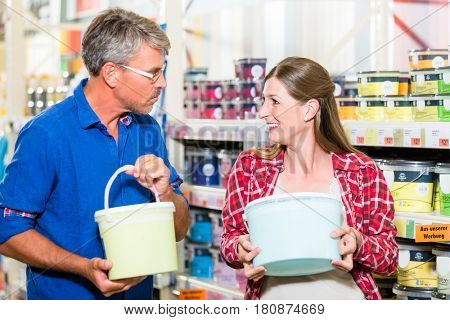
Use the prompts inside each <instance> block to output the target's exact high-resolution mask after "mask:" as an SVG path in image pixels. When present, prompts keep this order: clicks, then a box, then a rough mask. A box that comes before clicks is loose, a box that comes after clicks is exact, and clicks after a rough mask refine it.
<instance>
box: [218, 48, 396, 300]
mask: <svg viewBox="0 0 450 320" xmlns="http://www.w3.org/2000/svg"><path fill="white" fill-rule="evenodd" d="M333 92H334V84H333V82H332V81H331V79H330V76H329V74H328V72H327V71H326V70H325V69H324V68H323V67H322V66H320V65H319V64H317V63H315V62H314V61H311V60H308V59H305V58H299V57H289V58H286V59H284V60H283V61H281V62H280V63H279V64H278V65H277V66H275V67H274V68H273V69H272V70H271V71H270V73H269V74H268V75H267V77H266V82H265V86H264V93H263V97H264V103H263V104H262V106H261V108H260V118H261V119H263V120H265V121H266V123H267V125H268V127H269V130H270V133H269V137H270V140H271V142H273V143H274V145H273V146H272V147H270V148H265V149H252V150H247V151H244V152H242V153H241V154H240V156H239V158H238V159H237V161H236V163H235V165H234V167H233V169H232V172H231V176H230V180H229V183H228V190H227V195H226V199H225V206H224V209H223V212H222V218H223V224H224V234H223V239H222V245H221V254H222V257H223V258H224V260H225V261H226V262H227V264H228V265H229V266H231V267H233V268H236V269H239V268H244V271H245V275H246V277H247V278H248V281H247V290H246V296H245V297H246V299H260V298H261V299H380V298H381V297H380V293H379V290H378V288H377V286H376V284H375V282H374V279H373V278H372V275H371V273H372V272H376V273H379V274H390V273H393V272H394V271H395V270H396V267H397V255H398V248H397V244H396V241H395V235H396V230H395V226H394V223H393V218H394V205H393V200H392V197H391V195H390V193H389V190H388V187H387V184H386V182H385V179H384V176H383V174H382V172H381V171H380V170H379V169H378V167H377V166H376V164H375V163H374V162H373V161H372V160H371V159H370V158H369V157H367V156H366V155H364V154H361V153H359V152H358V151H357V150H356V149H355V148H353V147H352V146H351V145H350V143H349V142H348V140H347V138H346V136H345V133H344V130H343V128H342V125H341V123H340V121H339V118H338V113H337V107H336V102H335V99H334V96H333ZM291 192H322V193H323V192H325V193H331V194H334V195H337V196H338V197H339V198H340V199H342V204H343V208H344V209H345V219H344V221H343V226H342V227H341V228H338V229H337V230H335V231H334V232H333V233H332V234H331V235H330V236H331V237H334V238H338V237H340V238H341V239H340V241H339V252H340V254H341V256H342V260H336V261H333V262H332V265H333V266H334V267H335V270H333V271H329V272H326V273H321V274H317V275H311V276H301V277H268V276H264V273H265V271H266V270H265V269H264V267H263V266H260V267H253V265H252V260H253V258H254V257H255V256H256V255H257V254H258V253H259V252H260V249H259V248H255V247H254V246H252V244H251V242H250V238H249V235H248V230H247V228H246V227H245V224H244V222H243V218H242V215H243V213H244V208H245V206H246V205H247V203H249V202H250V201H253V200H256V199H258V198H262V197H267V196H271V195H273V194H283V193H291Z"/></svg>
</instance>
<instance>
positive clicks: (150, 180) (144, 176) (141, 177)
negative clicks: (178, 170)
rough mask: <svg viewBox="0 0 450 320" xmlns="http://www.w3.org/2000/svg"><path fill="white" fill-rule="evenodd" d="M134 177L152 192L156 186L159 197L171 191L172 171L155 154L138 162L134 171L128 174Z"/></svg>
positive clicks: (143, 157) (142, 157)
mask: <svg viewBox="0 0 450 320" xmlns="http://www.w3.org/2000/svg"><path fill="white" fill-rule="evenodd" d="M126 173H127V174H129V175H133V176H134V177H135V178H136V180H137V181H138V182H139V183H140V184H141V185H142V186H144V187H145V188H147V189H149V190H151V191H153V190H152V187H153V186H154V187H155V188H156V191H157V192H158V194H159V195H165V194H167V193H168V192H169V191H171V189H172V188H171V186H170V184H169V179H170V170H169V168H167V167H166V165H165V164H164V161H163V160H162V159H161V158H158V157H156V156H155V155H153V154H147V155H144V156H141V157H139V158H138V159H137V160H136V164H135V165H134V169H133V170H130V171H127V172H126Z"/></svg>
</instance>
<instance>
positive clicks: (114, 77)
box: [100, 62, 120, 88]
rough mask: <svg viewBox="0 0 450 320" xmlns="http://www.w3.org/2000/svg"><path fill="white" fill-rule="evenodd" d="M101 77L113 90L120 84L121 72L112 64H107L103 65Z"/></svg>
mask: <svg viewBox="0 0 450 320" xmlns="http://www.w3.org/2000/svg"><path fill="white" fill-rule="evenodd" d="M100 76H101V77H102V78H103V80H104V81H105V83H106V84H107V85H108V86H109V87H111V88H115V87H116V86H117V85H118V83H119V82H120V79H119V77H120V70H119V68H118V67H117V66H116V65H115V64H114V63H112V62H107V63H105V64H104V65H103V67H102V68H101V69H100Z"/></svg>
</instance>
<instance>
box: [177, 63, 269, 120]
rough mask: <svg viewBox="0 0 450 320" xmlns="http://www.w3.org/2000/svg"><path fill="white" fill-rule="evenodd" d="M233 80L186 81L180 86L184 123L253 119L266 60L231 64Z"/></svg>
mask: <svg viewBox="0 0 450 320" xmlns="http://www.w3.org/2000/svg"><path fill="white" fill-rule="evenodd" d="M234 65H235V71H236V78H235V79H232V80H205V79H201V80H199V79H198V78H192V77H191V78H189V80H186V81H185V84H184V98H185V104H184V110H185V117H186V118H188V119H216V120H218V119H228V120H236V119H255V118H256V114H257V103H258V100H259V99H260V97H261V94H262V89H263V79H264V76H265V74H266V59H251V58H245V59H239V60H235V61H234Z"/></svg>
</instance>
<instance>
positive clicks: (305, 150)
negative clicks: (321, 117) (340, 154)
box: [284, 135, 330, 176]
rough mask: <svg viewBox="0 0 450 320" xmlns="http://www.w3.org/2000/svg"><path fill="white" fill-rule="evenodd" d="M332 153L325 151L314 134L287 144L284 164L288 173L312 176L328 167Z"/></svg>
mask: <svg viewBox="0 0 450 320" xmlns="http://www.w3.org/2000/svg"><path fill="white" fill-rule="evenodd" d="M329 162H330V154H329V153H328V152H326V151H324V150H323V149H322V148H321V147H320V146H319V144H318V143H317V142H316V140H315V139H314V137H313V135H311V136H309V137H308V138H307V139H302V140H299V141H298V142H297V143H296V144H295V145H292V146H286V152H285V155H284V165H285V169H286V170H287V172H288V173H291V174H294V175H296V176H311V175H313V174H317V173H318V172H320V170H323V169H324V168H326V167H327V165H328V164H329Z"/></svg>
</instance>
